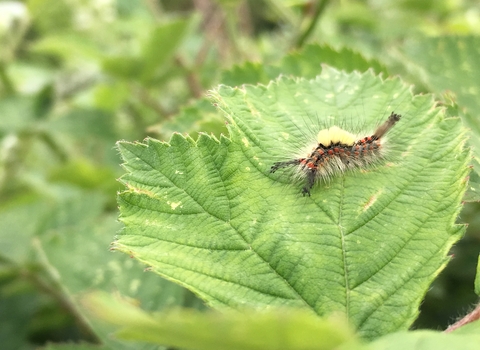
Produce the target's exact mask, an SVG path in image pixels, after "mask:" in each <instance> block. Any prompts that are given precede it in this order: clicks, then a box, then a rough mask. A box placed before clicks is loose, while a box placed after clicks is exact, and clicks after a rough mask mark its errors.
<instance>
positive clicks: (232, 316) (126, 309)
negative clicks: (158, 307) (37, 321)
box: [83, 293, 358, 350]
mask: <svg viewBox="0 0 480 350" xmlns="http://www.w3.org/2000/svg"><path fill="white" fill-rule="evenodd" d="M83 304H84V305H85V306H86V307H87V308H88V309H89V310H90V312H92V313H94V314H96V315H97V316H98V317H100V318H101V319H103V320H105V321H108V322H110V323H113V324H116V325H118V326H120V329H119V331H118V332H117V333H116V335H117V336H118V337H120V338H123V339H126V340H130V341H135V340H136V341H146V342H151V343H156V344H163V345H173V346H177V347H181V348H185V349H200V350H201V349H208V350H214V349H219V350H222V349H231V350H235V349H238V350H249V349H252V350H253V349H259V350H260V349H261V350H269V349H272V350H273V349H285V350H301V349H318V350H327V349H338V348H339V346H340V345H342V344H347V343H348V344H349V345H350V346H352V345H354V344H358V340H357V339H356V338H355V337H354V335H353V332H352V331H351V329H350V328H349V327H348V325H347V324H346V322H345V320H342V319H340V318H337V319H335V318H332V319H330V320H327V319H320V318H317V317H315V316H314V315H312V314H311V313H308V312H305V311H300V310H283V309H279V310H276V309H272V310H270V311H266V312H250V313H248V312H242V313H240V312H230V313H222V314H220V313H213V312H209V313H202V312H199V311H194V310H171V311H168V312H164V313H159V314H156V315H149V314H147V313H145V312H144V311H143V310H141V309H140V308H138V307H136V306H134V305H132V304H129V303H126V302H125V301H122V300H118V299H114V298H112V297H111V296H109V295H106V294H102V293H90V294H88V295H86V296H84V297H83Z"/></svg>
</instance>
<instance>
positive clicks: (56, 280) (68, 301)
mask: <svg viewBox="0 0 480 350" xmlns="http://www.w3.org/2000/svg"><path fill="white" fill-rule="evenodd" d="M32 245H33V249H34V250H35V251H36V253H37V256H38V258H39V263H40V267H41V271H43V272H45V273H46V277H47V278H41V277H40V275H39V271H34V272H32V271H31V270H30V269H22V270H21V274H22V275H23V276H24V277H25V278H27V279H28V280H29V281H31V282H32V283H33V284H34V285H35V286H37V287H38V288H39V289H40V290H42V291H43V292H45V293H46V294H48V295H50V296H52V297H53V298H54V299H55V300H56V301H57V302H58V303H59V305H60V306H61V307H62V308H63V309H64V310H66V311H67V312H68V313H69V314H71V315H72V316H73V317H74V319H75V321H76V323H77V325H78V327H79V328H80V329H81V330H82V332H83V333H84V335H85V336H86V338H87V339H88V340H89V341H92V342H94V343H97V344H101V343H102V341H101V340H100V338H99V337H98V336H97V334H96V333H95V332H94V330H93V329H92V328H91V327H90V324H89V323H88V321H87V319H86V318H85V317H84V316H83V315H82V314H81V313H80V311H79V310H78V309H77V307H76V305H75V303H74V301H73V299H72V297H71V296H70V295H69V293H68V291H67V290H65V288H64V287H63V285H62V284H61V282H60V276H59V274H58V271H57V270H56V269H55V268H54V267H53V266H52V265H51V264H50V262H49V261H48V258H47V256H46V254H45V251H44V250H43V247H42V243H41V242H40V240H39V239H38V238H34V239H33V242H32Z"/></svg>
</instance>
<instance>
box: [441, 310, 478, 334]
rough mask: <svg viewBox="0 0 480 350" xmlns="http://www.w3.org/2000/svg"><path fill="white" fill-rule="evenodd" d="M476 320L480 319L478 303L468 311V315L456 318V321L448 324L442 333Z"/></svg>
mask: <svg viewBox="0 0 480 350" xmlns="http://www.w3.org/2000/svg"><path fill="white" fill-rule="evenodd" d="M477 320H480V304H479V305H477V307H476V308H475V309H474V310H473V311H472V312H470V313H469V314H468V315H466V316H465V317H463V318H462V319H460V320H458V321H457V322H455V323H454V324H452V325H451V326H449V327H448V328H447V329H446V330H445V331H444V333H450V332H453V331H454V330H456V329H458V328H460V327H462V326H465V325H466V324H468V323H470V322H473V321H477Z"/></svg>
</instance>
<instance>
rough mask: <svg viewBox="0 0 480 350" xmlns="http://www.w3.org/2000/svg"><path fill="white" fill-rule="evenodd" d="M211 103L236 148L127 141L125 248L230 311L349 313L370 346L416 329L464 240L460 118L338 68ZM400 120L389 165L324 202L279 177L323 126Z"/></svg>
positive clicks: (337, 185)
mask: <svg viewBox="0 0 480 350" xmlns="http://www.w3.org/2000/svg"><path fill="white" fill-rule="evenodd" d="M212 95H213V98H214V99H215V101H216V104H217V105H218V106H219V108H220V109H221V110H222V111H223V112H224V113H225V116H226V117H227V119H228V122H229V125H228V127H229V132H230V138H229V139H227V138H225V137H220V139H219V140H217V139H215V138H213V137H209V136H207V135H201V136H200V137H199V138H198V140H197V141H194V140H193V139H191V138H189V137H184V136H181V135H178V134H177V135H174V136H173V137H172V138H171V140H170V142H169V143H163V142H159V141H156V140H153V139H147V140H146V141H145V143H128V142H121V143H119V146H118V147H119V150H120V152H121V154H122V157H123V159H124V161H125V164H124V166H125V169H126V170H127V174H126V175H124V177H123V178H122V181H123V182H124V183H125V185H126V187H127V189H126V190H125V191H124V192H123V193H121V194H120V196H119V198H118V202H119V205H120V212H121V217H120V220H121V221H122V222H123V223H124V225H125V228H124V230H123V231H122V232H121V234H120V235H119V236H118V240H117V241H116V242H115V244H114V247H115V249H117V250H120V251H123V252H125V253H127V254H130V255H131V256H134V257H135V258H137V259H138V260H140V261H142V262H144V263H146V264H148V265H150V266H151V269H152V270H153V271H155V272H157V273H158V274H160V275H162V276H164V277H165V278H167V279H170V280H172V281H175V282H177V283H180V284H181V285H183V286H185V287H187V288H189V289H191V290H192V291H193V292H194V293H196V294H197V295H199V296H200V297H201V298H203V299H205V300H206V301H207V302H208V304H210V305H211V306H214V307H217V308H225V307H227V308H239V307H244V306H247V305H248V306H252V307H258V308H265V307H267V306H294V307H300V308H304V309H307V310H310V311H311V312H313V313H316V314H318V315H321V316H323V315H328V314H331V313H333V312H342V313H344V314H346V315H347V316H348V318H349V319H350V321H351V322H352V324H353V325H354V326H355V327H356V328H358V329H359V331H360V332H361V334H362V335H363V336H365V337H368V338H374V337H378V336H381V335H383V334H387V333H389V332H392V331H396V330H402V329H406V328H408V327H409V326H410V324H411V323H412V322H413V320H414V319H415V318H416V316H417V314H418V310H417V308H418V305H419V304H420V302H421V300H422V298H423V296H424V294H425V292H426V290H427V288H428V286H429V285H430V283H431V282H432V280H433V278H434V277H435V276H436V275H437V274H438V273H439V271H440V270H441V269H442V268H443V267H444V266H445V264H446V263H447V261H448V259H447V258H446V254H447V252H448V251H449V249H450V247H451V246H452V244H453V243H454V242H456V241H457V240H458V239H459V238H460V237H461V235H462V234H463V232H464V227H463V226H459V225H458V226H457V225H455V224H454V221H455V218H456V216H457V215H458V212H459V210H460V200H461V198H462V196H463V193H464V191H465V188H466V181H465V178H466V177H467V175H468V172H469V168H468V167H467V163H468V161H469V153H468V152H467V151H465V150H463V148H462V146H463V143H464V142H465V130H464V129H463V128H462V125H461V123H460V120H459V119H456V118H444V116H443V114H442V113H443V112H442V110H440V109H435V108H434V101H433V100H432V99H431V97H429V96H415V97H413V96H412V95H411V94H410V92H409V89H408V88H407V87H406V86H405V85H404V84H402V82H401V81H400V80H398V79H393V80H386V81H382V80H381V79H380V78H378V77H374V76H373V75H372V74H371V73H365V74H358V73H354V74H346V73H340V72H338V71H336V70H333V69H324V71H323V73H322V75H320V76H318V77H317V78H315V79H312V80H305V79H291V78H286V77H283V78H281V79H279V80H277V81H275V82H272V83H270V84H269V85H268V86H250V85H246V86H244V87H243V88H242V89H238V88H230V87H227V86H221V87H219V88H218V90H216V91H215V92H213V93H212ZM392 110H395V112H397V113H400V114H402V119H401V121H400V122H398V123H397V125H396V126H395V127H394V129H393V130H392V131H391V133H390V134H389V144H390V153H389V154H388V157H387V158H388V159H387V160H386V162H383V163H380V164H379V166H377V167H375V168H371V169H364V170H363V171H362V172H352V173H348V174H346V175H345V176H344V177H336V178H332V179H331V181H329V183H327V184H322V185H319V186H316V187H315V188H314V189H313V190H312V196H311V197H302V196H301V194H300V189H301V184H297V183H295V182H293V183H292V181H291V180H289V179H288V178H286V177H285V176H282V174H278V175H277V173H275V174H270V172H269V170H270V167H271V166H272V164H273V162H274V161H275V160H278V159H284V160H288V159H289V158H291V157H294V155H293V154H290V153H288V152H291V150H292V148H293V149H298V148H299V147H300V148H302V147H303V146H307V144H305V142H308V143H311V142H312V141H313V139H307V140H305V135H306V134H309V133H312V134H314V133H316V132H317V130H318V128H316V127H312V124H310V122H311V116H318V118H320V119H321V118H327V117H328V116H337V118H338V122H339V123H340V125H342V126H345V127H347V126H350V127H353V126H354V125H358V124H361V122H364V123H365V124H366V125H367V126H373V127H374V126H375V125H376V124H377V123H379V122H381V121H383V120H384V119H385V118H386V116H387V115H388V114H389V113H390V112H391V111H392ZM359 113H361V115H360V117H359V118H358V119H357V118H356V117H358V116H359ZM322 120H323V121H322ZM322 120H320V123H322V122H323V123H327V124H328V121H325V119H322ZM309 128H310V129H314V130H309ZM297 157H298V156H297ZM392 315H395V317H393V318H392Z"/></svg>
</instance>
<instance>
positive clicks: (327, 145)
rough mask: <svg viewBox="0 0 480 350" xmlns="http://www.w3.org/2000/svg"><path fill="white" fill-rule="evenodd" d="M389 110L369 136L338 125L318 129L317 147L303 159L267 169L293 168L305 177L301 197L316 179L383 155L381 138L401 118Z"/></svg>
mask: <svg viewBox="0 0 480 350" xmlns="http://www.w3.org/2000/svg"><path fill="white" fill-rule="evenodd" d="M400 118H401V116H400V115H399V114H395V113H394V112H392V113H391V114H390V116H389V117H388V118H387V120H386V121H385V122H384V123H383V124H381V125H380V126H379V127H378V128H377V129H376V130H375V131H374V132H373V134H372V135H370V136H365V137H362V138H358V137H357V136H355V135H354V134H352V133H350V132H348V131H346V130H343V129H341V128H339V127H337V126H332V127H330V128H328V129H323V130H320V131H319V133H318V134H317V140H316V146H315V147H314V148H313V149H312V150H311V152H310V153H308V154H307V155H306V157H304V158H296V159H291V160H287V161H283V162H276V163H274V164H273V165H272V167H271V168H270V173H274V172H276V171H277V170H279V169H281V168H287V167H296V168H297V170H298V176H300V177H301V178H305V181H306V183H305V185H304V187H303V188H302V194H303V196H305V195H308V196H310V190H311V189H312V187H313V186H314V185H315V183H316V182H317V181H319V180H322V179H323V180H326V179H329V178H330V177H332V176H336V175H339V174H343V173H344V172H345V171H346V170H351V169H355V168H363V167H365V166H368V165H370V164H373V163H376V162H378V161H379V160H381V159H383V158H384V155H385V152H384V147H383V142H382V141H383V138H384V136H385V135H386V134H387V133H388V131H389V130H390V129H391V128H392V127H393V126H394V125H395V124H396V123H397V122H398V121H399V120H400Z"/></svg>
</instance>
